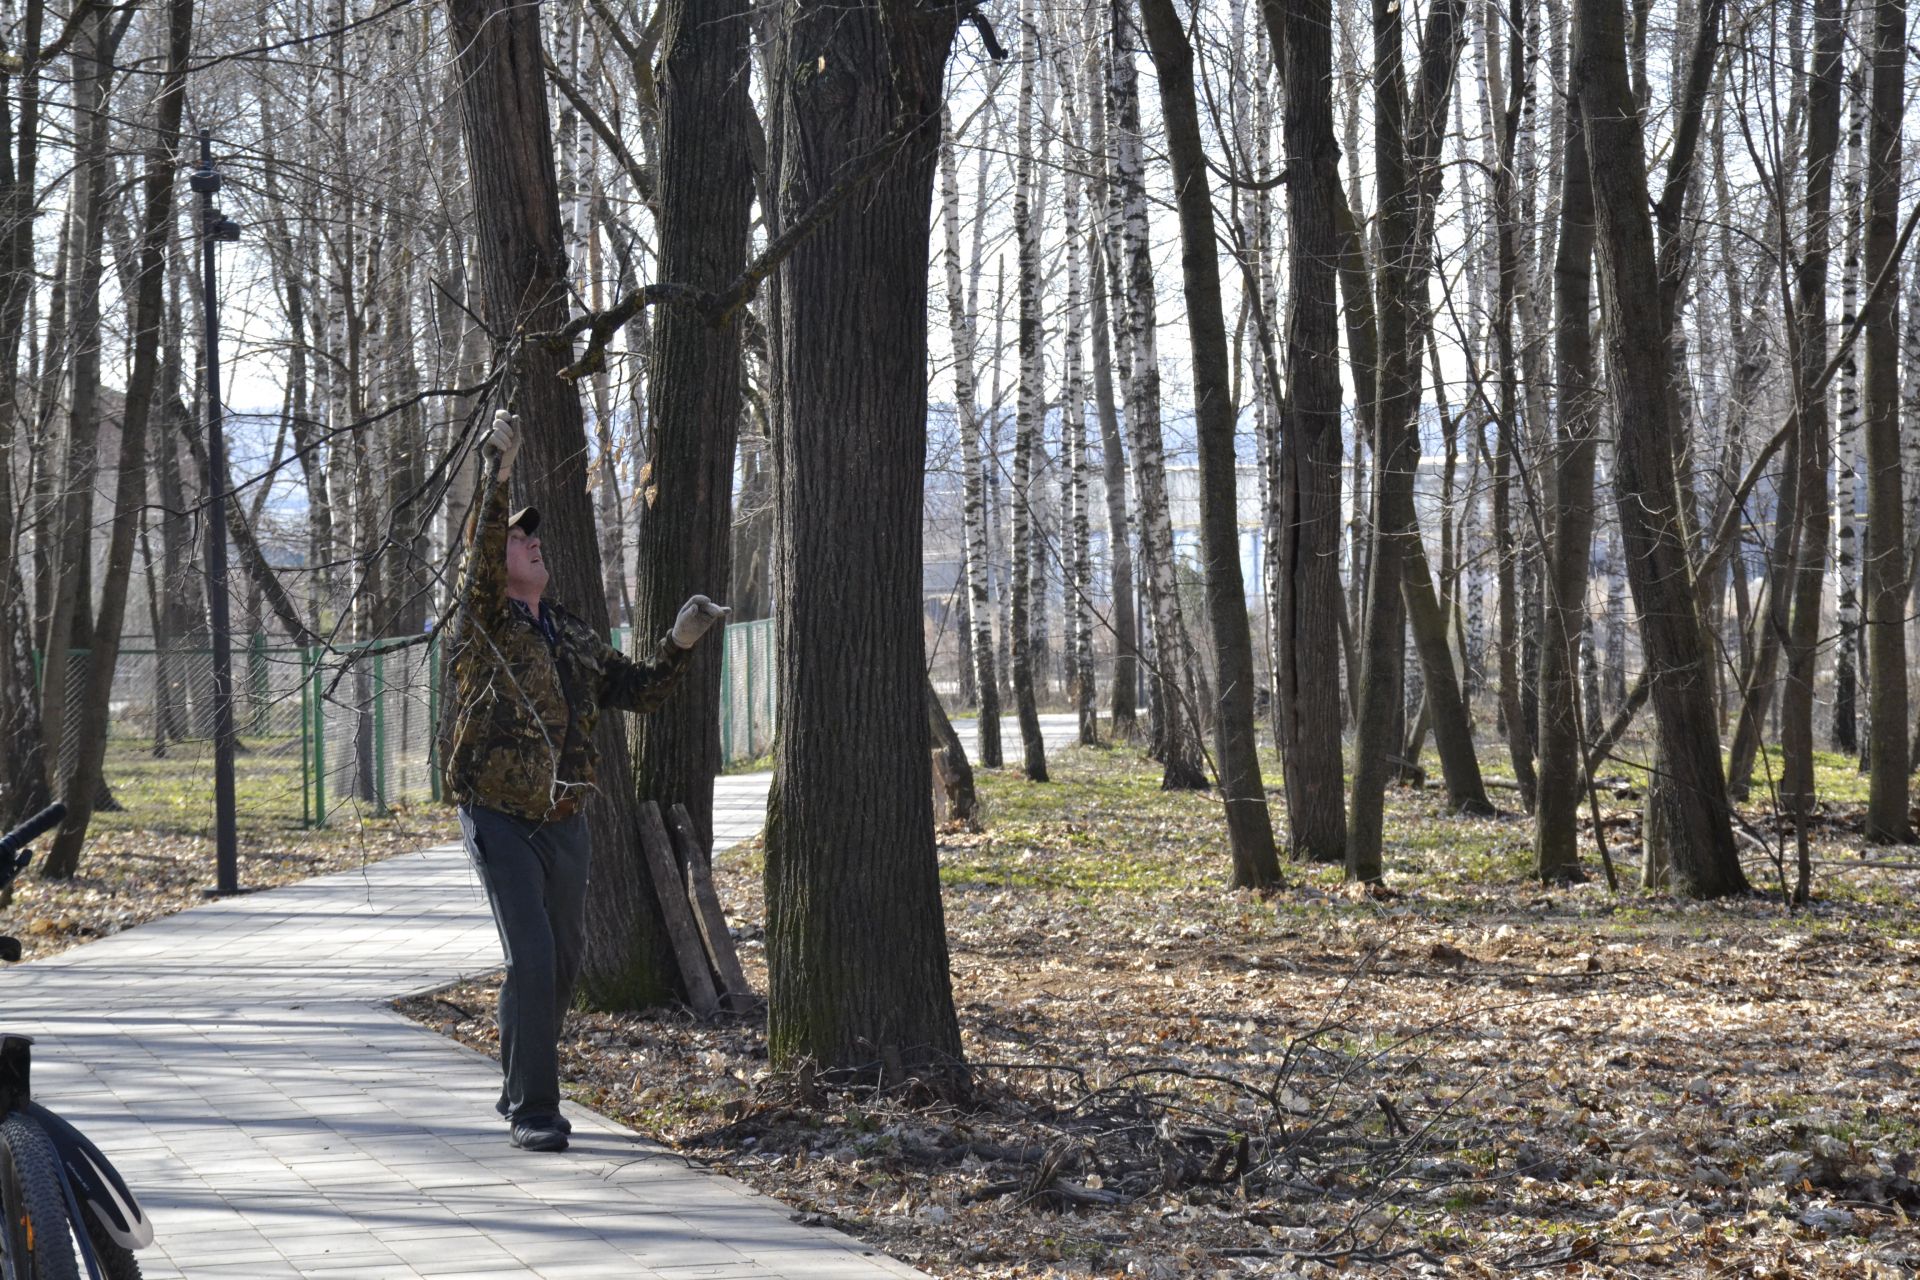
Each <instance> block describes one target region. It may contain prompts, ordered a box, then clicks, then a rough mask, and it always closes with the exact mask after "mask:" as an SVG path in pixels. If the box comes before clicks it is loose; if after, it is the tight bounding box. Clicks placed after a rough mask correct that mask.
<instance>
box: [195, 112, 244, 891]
mask: <svg viewBox="0 0 1920 1280" xmlns="http://www.w3.org/2000/svg"><path fill="white" fill-rule="evenodd" d="M188 184H189V185H190V186H191V187H192V188H193V189H194V191H196V192H198V193H199V195H200V246H201V249H200V269H201V273H202V277H203V280H202V286H203V287H202V289H201V297H202V299H203V301H204V303H205V321H206V348H207V358H206V371H205V372H206V394H207V613H208V614H209V616H210V619H211V623H212V629H213V844H214V854H215V858H216V866H217V871H216V875H215V883H214V889H213V892H214V894H215V895H216V896H223V895H226V894H231V893H238V892H240V869H239V836H238V832H237V831H236V829H235V828H236V821H235V812H234V798H233V632H232V627H231V625H230V623H229V621H228V617H227V516H226V505H227V498H226V488H227V445H226V433H225V432H224V431H222V430H221V429H220V417H221V409H220V308H219V303H218V302H217V301H216V300H215V297H214V276H213V266H214V245H216V244H218V243H219V242H220V241H222V240H226V241H233V240H238V239H239V238H240V225H239V224H238V223H236V222H234V221H232V220H231V219H229V218H224V217H222V216H221V215H220V211H219V210H218V209H216V208H214V206H213V195H214V192H216V191H218V190H220V174H219V172H218V171H217V170H216V169H215V168H214V167H213V141H212V138H211V136H210V135H209V133H208V132H207V130H205V129H202V130H201V131H200V167H199V168H198V169H196V170H194V172H193V174H192V176H191V177H190V178H189V180H188Z"/></svg>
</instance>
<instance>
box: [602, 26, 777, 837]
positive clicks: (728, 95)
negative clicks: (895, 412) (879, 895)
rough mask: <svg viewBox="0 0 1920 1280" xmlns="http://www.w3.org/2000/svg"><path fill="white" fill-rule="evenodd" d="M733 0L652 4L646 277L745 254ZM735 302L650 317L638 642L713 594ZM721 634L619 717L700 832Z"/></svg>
mask: <svg viewBox="0 0 1920 1280" xmlns="http://www.w3.org/2000/svg"><path fill="white" fill-rule="evenodd" d="M748 9H749V5H748V4H747V2H746V0H701V2H700V3H693V2H692V0H669V3H667V4H666V5H665V6H664V7H663V10H662V12H661V15H660V16H661V33H660V48H661V57H660V62H659V71H658V75H657V82H658V85H659V101H660V112H659V123H658V130H659V149H658V151H656V152H655V160H656V165H655V171H656V173H657V175H658V177H657V191H658V210H659V212H658V214H657V225H658V228H659V233H658V254H659V268H658V269H659V273H660V275H659V278H660V279H661V280H668V281H672V282H674V283H676V284H688V285H692V286H694V287H695V288H700V289H710V290H711V289H718V288H720V287H721V286H723V285H725V284H727V283H729V282H731V281H732V280H733V279H734V277H736V276H737V275H739V274H740V271H741V269H742V268H743V267H744V266H745V265H746V261H747V218H748V212H749V209H750V208H751V206H752V203H753V167H752V160H751V157H750V155H749V152H748V139H749V138H750V137H751V135H752V132H753V129H754V122H753V119H752V115H753V104H752V102H751V100H750V99H749V98H748V95H747V83H748V72H749V66H750V62H749V54H748V48H749V46H748V36H749V29H748V25H747V14H748ZM743 323H744V317H743V316H742V315H741V314H739V313H737V312H736V313H734V314H731V315H727V316H723V317H719V318H717V319H716V318H712V317H710V316H708V314H707V313H706V311H705V309H704V308H695V307H666V308H664V309H662V310H661V311H660V313H659V314H658V315H656V316H655V317H654V318H653V326H652V327H653V334H652V337H653V347H652V350H651V352H650V356H651V359H650V360H649V361H648V378H647V418H648V421H649V422H650V423H651V425H652V432H651V439H650V442H649V443H650V451H649V455H648V459H647V468H648V469H647V472H646V474H647V476H648V477H649V479H650V480H651V484H650V485H646V486H641V487H642V488H643V490H644V497H643V499H642V502H643V508H642V511H641V516H640V541H639V550H638V554H637V555H636V557H635V564H636V569H637V573H636V575H635V583H636V587H637V590H636V591H635V594H634V600H633V608H634V616H633V625H634V627H635V629H636V632H637V634H638V636H639V638H640V646H641V649H642V650H643V651H644V650H645V649H647V648H649V647H651V646H652V645H653V643H654V642H655V641H656V640H657V639H658V638H659V637H661V636H663V635H665V634H666V633H667V631H668V630H669V629H670V628H671V627H672V626H673V620H674V616H675V615H676V614H677V613H678V612H679V609H680V605H681V603H682V602H683V601H685V600H686V599H687V597H689V596H691V595H694V594H695V593H699V594H702V595H706V596H710V597H712V598H713V599H715V600H724V599H725V598H726V596H727V594H728V592H729V590H730V581H729V579H730V578H731V570H732V560H733V555H732V551H733V547H732V539H731V537H730V532H731V526H732V523H733V470H734V452H735V445H736V444H737V442H738V440H739V434H740V415H741V412H742V397H741V393H740V381H741V352H740V340H741V325H742V324H743ZM719 639H720V637H718V636H715V637H713V642H712V643H708V644H703V645H701V646H700V647H699V649H698V650H697V651H696V652H695V654H694V657H693V662H692V667H691V669H690V670H689V671H688V672H687V674H686V676H685V682H684V685H683V687H682V688H681V689H680V690H679V691H678V692H677V693H676V694H675V695H674V697H673V698H672V699H671V700H670V701H668V703H667V704H666V705H665V706H664V707H662V708H661V709H660V710H659V711H656V712H654V713H653V714H652V715H650V716H643V717H641V718H640V719H638V720H637V721H634V722H633V739H632V740H633V783H634V787H635V788H636V793H637V795H638V797H639V798H641V799H650V800H655V801H657V802H658V803H659V804H660V806H661V807H662V808H663V809H664V808H666V807H667V806H669V805H671V804H674V803H681V804H685V805H686V806H687V812H688V813H689V814H691V815H692V817H693V820H694V828H695V830H697V831H699V832H700V833H701V838H702V839H705V840H708V841H709V842H710V841H711V840H712V838H713V836H712V833H713V779H714V777H715V775H717V774H718V773H719V772H720V765H721V759H720V675H721V671H720V658H721V646H720V644H719V643H718V641H719Z"/></svg>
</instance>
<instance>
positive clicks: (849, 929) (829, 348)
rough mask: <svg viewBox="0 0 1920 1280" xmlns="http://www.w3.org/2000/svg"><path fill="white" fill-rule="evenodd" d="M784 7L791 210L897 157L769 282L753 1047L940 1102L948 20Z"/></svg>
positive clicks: (952, 1059) (893, 1) (867, 4)
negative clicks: (902, 1085) (940, 570)
mask: <svg viewBox="0 0 1920 1280" xmlns="http://www.w3.org/2000/svg"><path fill="white" fill-rule="evenodd" d="M786 13H787V15H788V16H789V17H790V19H791V22H792V26H791V29H790V32H789V34H788V36H787V37H786V44H785V48H784V49H783V50H782V51H781V53H782V57H781V58H780V64H779V73H778V75H777V77H776V78H775V83H776V84H778V85H779V86H780V87H779V89H778V90H777V92H778V93H779V94H780V96H781V98H782V99H783V107H782V112H783V114H784V116H785V128H786V138H787V142H786V147H785V155H786V159H785V170H784V172H783V174H782V180H781V197H780V198H781V202H782V205H783V207H784V208H785V210H786V211H787V213H788V215H789V217H790V216H791V215H792V213H794V212H795V211H798V210H803V209H805V208H807V207H808V206H809V205H811V204H812V203H813V201H814V200H815V199H816V198H818V196H819V195H820V193H821V192H823V191H825V190H826V189H827V188H829V187H831V186H832V185H833V183H834V181H835V179H836V178H837V177H838V176H839V175H840V173H841V172H842V170H843V169H845V168H846V167H848V166H852V165H858V164H862V163H865V162H866V159H867V157H868V156H869V155H870V154H871V153H872V152H873V150H874V148H876V147H889V148H897V154H896V155H895V156H893V157H891V158H890V159H889V161H888V163H887V165H886V166H885V167H884V168H883V169H882V170H881V171H880V173H879V174H878V176H876V177H875V178H874V179H873V180H872V182H871V183H870V184H869V185H868V186H867V187H866V188H865V189H864V190H863V191H862V193H861V198H860V199H859V200H858V201H856V202H853V203H850V204H848V205H846V206H844V207H843V208H842V209H841V210H840V211H839V213H837V214H836V215H835V216H834V217H833V218H831V219H830V220H828V221H827V222H825V223H824V224H822V225H821V226H820V227H819V228H818V229H817V230H816V231H815V232H814V234H813V235H811V236H810V237H809V238H807V239H806V240H805V241H803V242H802V243H801V244H800V245H799V246H798V247H797V248H795V250H794V252H793V254H792V255H791V256H790V257H789V258H787V259H786V261H785V262H784V263H783V264H782V266H781V268H780V274H781V277H782V289H781V293H782V298H783V300H784V308H785V315H784V317H783V339H782V340H783V341H784V343H785V345H786V351H785V355H784V359H783V361H782V387H781V392H782V395H783V396H784V398H785V400H786V404H787V414H788V417H787V421H786V424H785V430H784V432H783V433H782V434H781V436H780V438H779V439H778V440H777V441H776V448H777V449H778V451H779V461H778V466H777V470H778V474H779V493H780V507H779V523H780V537H779V539H778V545H779V548H780V552H779V554H780V572H779V574H778V583H779V595H778V604H777V606H776V609H775V617H776V619H777V625H778V628H779V645H778V653H779V663H780V685H779V687H780V692H781V714H780V735H779V739H778V742H777V744H776V747H775V757H776V765H775V773H774V788H773V794H772V796H771V797H770V799H769V803H768V807H767V809H768V812H767V871H766V879H767V972H768V986H769V992H770V1007H769V1011H768V1018H767V1041H768V1050H769V1054H770V1056H771V1059H772V1061H773V1064H774V1065H775V1067H777V1068H790V1067H794V1066H797V1065H799V1064H800V1063H803V1062H811V1063H812V1064H814V1065H816V1066H818V1067H819V1068H821V1069H823V1070H827V1071H854V1070H858V1071H860V1072H861V1073H862V1074H863V1076H864V1077H865V1078H866V1079H869V1080H872V1079H874V1078H876V1076H877V1077H878V1078H879V1079H881V1080H882V1081H884V1082H887V1083H898V1082H901V1081H903V1080H905V1079H907V1078H909V1077H912V1078H916V1079H918V1080H919V1081H920V1082H922V1083H923V1084H926V1085H928V1086H931V1087H935V1088H940V1087H943V1086H944V1087H948V1088H953V1087H958V1086H961V1085H962V1084H963V1082H964V1078H965V1067H964V1064H963V1062H962V1059H961V1047H960V1029H959V1023H958V1020H957V1018H956V1017H955V1014H954V1008H953V987H952V981H951V979H950V977H949V976H948V968H947V943H946V927H945V920H944V917H943V914H942V909H941V904H940V883H939V869H938V867H937V865H936V863H935V857H934V848H933V811H932V803H933V800H932V794H931V787H932V777H931V773H930V766H929V757H928V752H927V749H926V747H927V729H926V725H927V720H926V665H925V647H926V646H925V640H924V636H923V633H922V629H921V609H920V576H921V515H922V511H921V508H922V506H923V493H922V483H923V471H924V468H925V464H926V411H927V378H926V374H927V288H926V281H927V268H928V260H929V256H930V255H929V252H928V234H927V229H928V226H929V218H930V215H931V212H932V197H933V179H934V168H935V157H936V153H937V149H938V147H939V141H940V138H939V121H940V110H939V107H940V94H941V85H942V76H943V72H944V69H945V65H946V57H947V51H948V48H949V47H950V45H951V43H952V40H953V34H954V25H955V20H956V16H957V15H956V11H955V10H953V9H938V8H926V7H922V6H918V5H914V4H909V3H906V2H905V0H860V2H859V3H855V4H852V5H849V4H847V3H845V2H844V0H836V2H833V3H828V2H827V0H788V3H787V5H786ZM908 122H910V131H907V132H905V133H904V136H902V135H901V133H900V132H899V131H900V130H901V127H902V125H903V124H906V123H908ZM873 281H886V282H887V287H886V288H884V289H875V288H873V287H871V282H873ZM876 1066H877V1067H878V1070H877V1071H875V1070H874V1068H875V1067H876Z"/></svg>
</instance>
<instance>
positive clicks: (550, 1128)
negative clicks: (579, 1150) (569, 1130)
mask: <svg viewBox="0 0 1920 1280" xmlns="http://www.w3.org/2000/svg"><path fill="white" fill-rule="evenodd" d="M513 1145H514V1146H516V1147H518V1148H520V1149H521V1150H522V1151H565V1150H566V1149H567V1135H566V1132H565V1131H564V1130H562V1129H561V1128H560V1126H559V1123H558V1120H557V1118H556V1117H549V1116H541V1117H539V1118H537V1119H533V1120H522V1121H521V1122H520V1123H518V1124H516V1125H514V1126H513Z"/></svg>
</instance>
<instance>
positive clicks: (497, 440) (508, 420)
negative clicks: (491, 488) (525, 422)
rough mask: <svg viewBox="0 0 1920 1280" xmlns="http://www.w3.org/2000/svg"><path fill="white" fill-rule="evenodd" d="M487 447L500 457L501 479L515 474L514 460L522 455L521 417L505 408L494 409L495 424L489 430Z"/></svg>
mask: <svg viewBox="0 0 1920 1280" xmlns="http://www.w3.org/2000/svg"><path fill="white" fill-rule="evenodd" d="M484 447H485V448H488V449H491V450H493V452H494V453H495V455H497V456H498V457H499V459H500V479H502V480H505V479H506V478H507V477H508V476H509V475H512V474H513V461H514V459H515V458H517V457H519V456H520V419H518V418H516V417H514V416H513V415H512V414H510V413H508V412H507V411H506V410H505V409H495V410H494V411H493V426H492V427H491V428H490V429H489V430H488V432H487V438H486V442H485V445H484Z"/></svg>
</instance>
